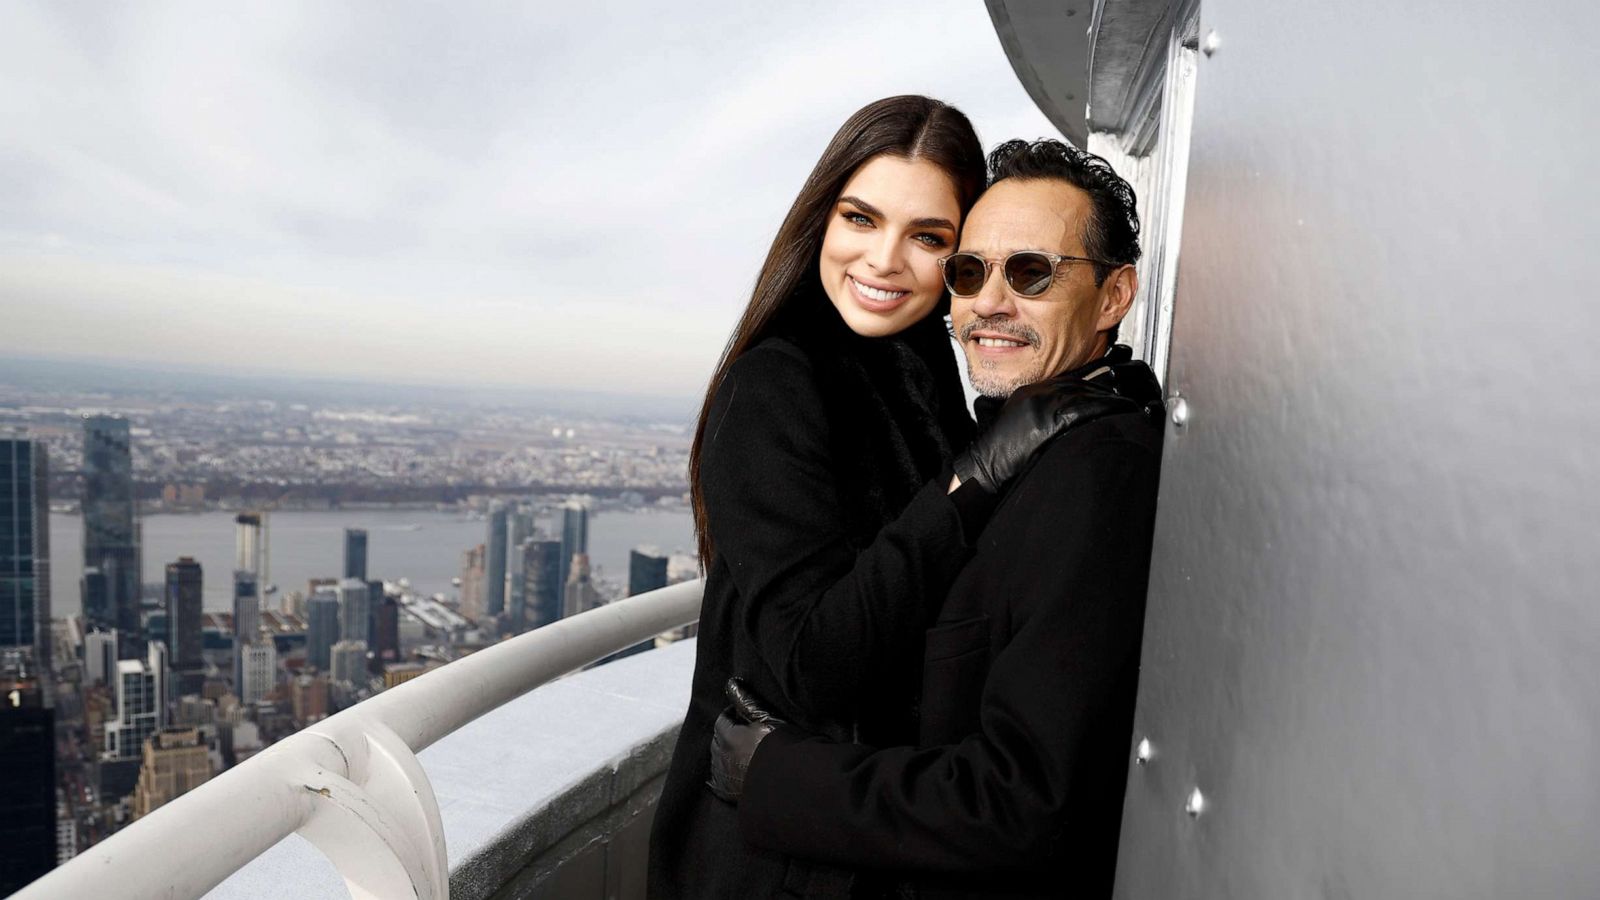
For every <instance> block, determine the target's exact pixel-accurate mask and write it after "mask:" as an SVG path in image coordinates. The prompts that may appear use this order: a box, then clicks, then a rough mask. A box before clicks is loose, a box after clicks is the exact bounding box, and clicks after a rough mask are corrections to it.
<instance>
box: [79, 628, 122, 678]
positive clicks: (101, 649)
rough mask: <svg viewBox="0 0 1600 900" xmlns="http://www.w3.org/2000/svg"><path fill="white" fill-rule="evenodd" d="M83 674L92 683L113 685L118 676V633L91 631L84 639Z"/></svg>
mask: <svg viewBox="0 0 1600 900" xmlns="http://www.w3.org/2000/svg"><path fill="white" fill-rule="evenodd" d="M83 674H84V678H85V679H87V680H88V681H89V682H90V683H94V682H99V683H101V684H104V685H110V686H112V687H115V685H113V684H112V682H113V680H114V678H115V676H116V674H117V633H116V631H114V630H113V631H91V632H89V633H88V634H86V635H84V637H83Z"/></svg>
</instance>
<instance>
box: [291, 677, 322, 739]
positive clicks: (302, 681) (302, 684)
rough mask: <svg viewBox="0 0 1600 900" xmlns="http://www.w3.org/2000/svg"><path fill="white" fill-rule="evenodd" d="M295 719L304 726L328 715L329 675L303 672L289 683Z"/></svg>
mask: <svg viewBox="0 0 1600 900" xmlns="http://www.w3.org/2000/svg"><path fill="white" fill-rule="evenodd" d="M289 702H290V704H291V705H292V706H293V708H294V720H295V721H296V722H297V723H299V724H300V725H301V726H302V727H303V726H305V725H309V724H311V723H312V722H315V721H317V720H318V719H325V718H327V717H328V676H326V675H308V674H305V673H303V672H302V673H301V674H300V676H299V677H297V678H296V679H295V680H294V681H293V682H291V683H290V685H289Z"/></svg>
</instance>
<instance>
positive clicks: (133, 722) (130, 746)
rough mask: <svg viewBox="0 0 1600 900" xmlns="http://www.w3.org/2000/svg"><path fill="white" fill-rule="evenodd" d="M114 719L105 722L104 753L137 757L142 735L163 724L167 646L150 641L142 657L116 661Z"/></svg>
mask: <svg viewBox="0 0 1600 900" xmlns="http://www.w3.org/2000/svg"><path fill="white" fill-rule="evenodd" d="M116 677H117V684H116V690H117V718H116V721H113V722H107V723H106V729H105V732H106V746H105V756H106V757H107V758H109V759H113V760H124V761H127V760H138V759H139V758H140V753H141V752H142V750H141V748H143V746H144V742H145V738H148V737H149V736H150V735H152V734H155V733H156V731H157V730H159V729H160V728H162V727H163V726H165V725H166V724H167V704H166V684H167V648H166V645H165V644H162V643H161V642H160V641H151V642H150V643H149V645H148V648H147V651H146V657H145V658H144V659H124V660H122V661H120V662H118V663H117V676H116Z"/></svg>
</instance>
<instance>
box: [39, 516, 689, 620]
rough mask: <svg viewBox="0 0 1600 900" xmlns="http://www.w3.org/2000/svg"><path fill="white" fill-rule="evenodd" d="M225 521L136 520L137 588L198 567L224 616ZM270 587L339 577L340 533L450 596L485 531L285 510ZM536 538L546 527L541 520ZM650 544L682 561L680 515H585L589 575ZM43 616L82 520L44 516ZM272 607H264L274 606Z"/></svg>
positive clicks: (422, 519) (227, 607) (74, 575)
mask: <svg viewBox="0 0 1600 900" xmlns="http://www.w3.org/2000/svg"><path fill="white" fill-rule="evenodd" d="M233 518H234V514H233V513H231V512H203V513H187V514H185V513H163V514H158V515H148V516H143V517H141V519H140V524H141V526H142V528H143V536H144V553H143V557H144V580H145V581H146V582H147V583H149V582H158V581H160V580H161V579H162V572H163V571H164V568H165V566H166V564H167V563H169V562H172V561H173V560H175V559H177V558H178V557H179V556H192V557H194V558H195V559H197V560H199V562H200V565H201V566H202V568H203V569H204V572H205V608H206V609H207V610H217V611H223V612H226V611H231V609H232V604H233V594H232V588H231V581H232V578H231V573H232V570H233V562H234V523H233ZM270 522H271V541H272V546H271V574H270V577H271V580H272V582H273V583H275V584H277V585H278V590H279V591H280V593H281V592H285V591H292V590H300V591H304V590H305V589H306V582H307V581H308V580H309V579H311V578H329V577H337V576H339V575H340V574H341V573H342V572H343V566H344V563H343V552H344V529H346V528H365V529H366V530H367V544H368V550H367V552H368V560H369V562H368V567H367V571H368V574H369V575H370V576H371V577H373V578H384V579H387V580H391V581H393V580H398V579H400V578H407V579H409V580H410V582H411V586H412V587H413V588H414V589H415V590H417V591H420V592H422V593H424V594H435V593H442V594H444V595H445V596H446V597H454V596H455V589H454V588H452V587H451V585H450V579H452V578H454V577H456V576H458V575H460V574H461V555H462V553H463V552H465V551H466V550H468V549H469V548H471V547H473V546H475V545H477V544H480V543H483V540H484V538H485V535H486V532H487V525H486V523H485V522H484V520H483V519H482V518H472V517H470V516H468V515H467V514H465V513H461V512H455V511H436V510H426V509H361V510H329V511H284V512H275V513H272V515H271V519H270ZM537 524H538V527H539V528H540V529H542V530H543V531H544V533H545V534H547V535H549V534H559V531H560V529H559V528H556V529H554V530H552V528H551V521H550V520H549V519H547V518H543V517H541V518H540V520H539V521H538V523H537ZM640 544H653V545H655V546H656V547H658V548H660V549H661V550H663V551H667V552H683V553H688V552H690V551H691V550H692V548H693V544H694V526H693V522H692V519H691V517H690V514H689V511H688V510H687V509H686V508H682V507H675V508H667V509H638V510H620V509H595V510H590V513H589V556H590V559H591V561H592V562H593V564H594V565H595V566H596V568H597V571H598V574H599V575H601V576H604V577H606V578H609V579H611V580H613V581H616V582H618V583H620V584H623V585H626V583H627V576H628V551H629V550H632V549H633V548H634V547H636V546H638V545H640ZM50 567H51V586H50V604H51V615H52V616H54V617H56V618H61V617H65V616H68V615H73V614H76V613H78V612H79V609H80V606H81V602H80V599H81V598H80V596H79V586H78V582H79V579H80V578H81V577H82V575H83V520H82V518H80V517H79V516H78V515H76V514H64V513H52V514H51V515H50ZM274 603H275V600H271V599H269V601H268V604H269V606H270V605H273V604H274Z"/></svg>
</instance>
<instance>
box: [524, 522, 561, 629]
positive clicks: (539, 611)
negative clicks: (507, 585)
mask: <svg viewBox="0 0 1600 900" xmlns="http://www.w3.org/2000/svg"><path fill="white" fill-rule="evenodd" d="M560 578H561V542H560V541H541V540H537V539H536V540H531V541H526V542H524V543H523V545H522V597H523V607H522V609H521V610H520V611H518V610H513V611H512V612H513V615H512V628H513V630H515V631H526V630H528V629H530V628H538V627H540V626H541V625H549V624H550V623H551V622H554V621H555V620H557V619H559V618H561V598H562V593H563V590H564V589H565V587H566V585H564V584H562V583H561V581H560Z"/></svg>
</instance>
